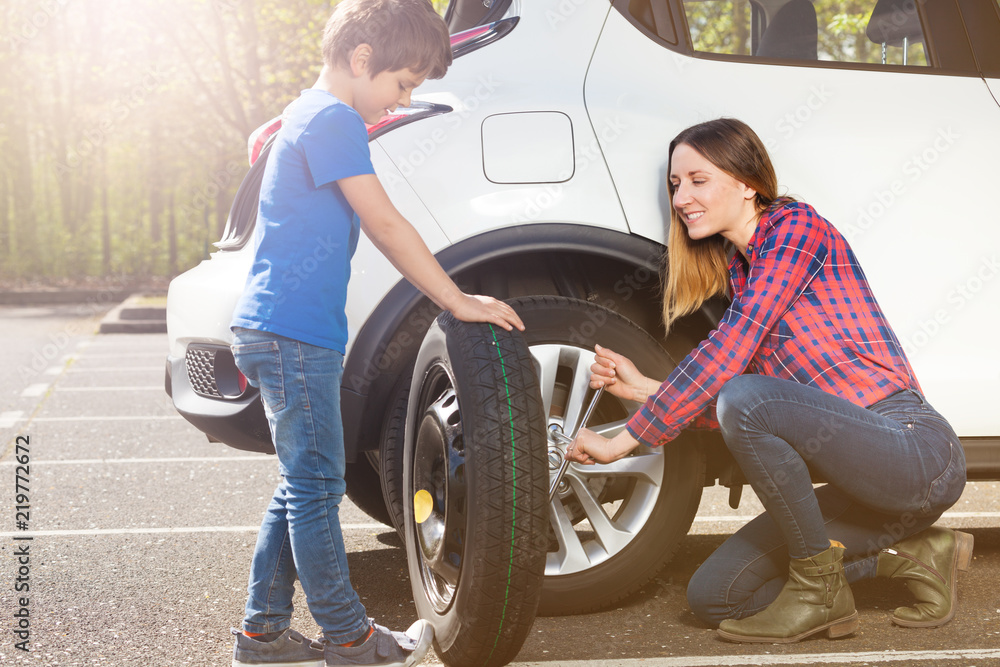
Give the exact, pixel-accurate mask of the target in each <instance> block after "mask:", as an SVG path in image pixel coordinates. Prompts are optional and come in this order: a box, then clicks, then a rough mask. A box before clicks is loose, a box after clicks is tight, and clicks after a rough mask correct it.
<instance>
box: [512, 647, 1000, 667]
mask: <svg viewBox="0 0 1000 667" xmlns="http://www.w3.org/2000/svg"><path fill="white" fill-rule="evenodd" d="M994 658H1000V649H995V648H983V649H945V650H940V651H862V652H858V653H847V652H844V653H794V654H786V655H760V654H759V653H758V654H754V655H691V656H686V657H676V658H635V659H631V660H607V659H604V658H602V659H600V660H560V661H559V665H560V667H594V665H598V664H599V665H601V667H716V666H718V667H730V666H733V667H735V666H739V667H742V666H743V665H751V664H752V665H836V664H872V663H883V662H918V663H919V664H921V665H930V664H936V661H938V660H989V659H994ZM552 664H553V663H551V662H512V663H510V667H551V665H552Z"/></svg>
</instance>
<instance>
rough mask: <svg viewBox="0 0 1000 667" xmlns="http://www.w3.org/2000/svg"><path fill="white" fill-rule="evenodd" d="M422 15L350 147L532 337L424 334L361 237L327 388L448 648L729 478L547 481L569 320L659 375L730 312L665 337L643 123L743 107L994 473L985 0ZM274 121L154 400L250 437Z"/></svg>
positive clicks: (684, 447) (202, 270) (658, 2)
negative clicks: (383, 97) (412, 51)
mask: <svg viewBox="0 0 1000 667" xmlns="http://www.w3.org/2000/svg"><path fill="white" fill-rule="evenodd" d="M446 18H447V20H448V21H449V25H450V26H451V28H452V31H453V33H456V34H455V35H454V38H453V48H454V49H455V53H456V58H455V62H454V64H453V65H452V67H451V69H450V70H449V71H448V74H447V75H446V76H445V77H444V78H443V79H441V80H438V81H428V82H426V83H425V84H424V85H423V86H421V88H419V89H418V91H417V94H416V95H415V96H414V100H415V101H414V104H413V107H411V108H410V109H401V110H399V111H398V113H397V114H396V115H394V116H392V117H389V118H387V119H386V120H385V121H383V122H382V123H380V124H379V125H378V126H376V127H373V128H370V139H371V144H370V145H371V153H372V159H373V162H374V164H375V168H376V171H377V173H378V176H379V178H380V180H381V181H382V183H383V185H384V186H385V188H386V190H387V191H388V192H389V194H390V196H391V198H392V200H393V202H394V203H395V205H396V206H397V207H398V208H399V210H400V211H401V212H402V213H403V214H404V216H405V217H406V218H407V219H409V220H410V221H411V222H412V223H413V224H414V225H415V226H416V227H417V229H418V230H419V231H420V233H421V235H422V236H423V238H424V239H425V240H426V242H427V244H428V245H429V246H430V247H431V249H432V250H433V251H435V253H436V254H437V257H438V259H439V261H440V262H441V264H442V265H443V266H444V267H445V268H446V269H447V270H448V271H449V273H451V275H453V276H454V277H455V279H456V281H457V282H458V283H459V284H460V285H462V286H463V287H464V288H466V289H467V291H471V292H475V293H483V294H491V295H494V296H497V297H500V298H509V299H513V300H514V303H515V305H516V308H517V309H518V311H519V313H520V314H521V316H522V318H523V319H524V320H525V323H526V325H527V331H526V332H525V334H524V336H523V339H522V338H520V337H518V336H508V337H504V336H501V337H500V339H498V340H496V341H491V340H489V338H488V337H489V336H490V335H492V334H491V333H490V332H488V331H485V330H484V329H483V327H481V326H480V327H478V328H476V327H472V326H469V327H466V326H462V325H459V324H457V323H455V322H454V321H448V320H447V318H446V319H445V321H442V322H440V323H438V324H435V325H434V326H433V327H432V326H431V325H432V322H434V320H435V317H436V316H437V314H438V311H437V309H436V308H434V307H433V305H432V304H431V303H430V302H429V301H428V300H426V299H425V298H423V297H422V296H421V295H420V294H419V293H418V292H417V291H416V290H415V289H414V288H413V287H412V286H410V285H409V284H408V283H406V282H405V281H401V279H400V276H399V274H398V273H397V272H396V271H395V270H394V269H393V267H392V266H391V265H390V264H389V263H388V261H386V260H385V259H384V258H383V257H382V256H381V255H380V254H379V253H378V252H377V251H376V250H375V248H374V247H373V246H372V245H371V244H370V243H367V241H366V239H364V238H362V241H361V244H360V245H359V247H358V250H357V253H356V255H355V257H354V261H353V264H352V279H351V283H350V291H349V295H348V306H347V312H348V317H349V322H350V339H351V344H350V347H349V349H348V354H347V357H346V360H345V374H344V386H343V393H342V404H343V410H344V414H345V415H350V418H349V419H347V420H346V424H345V428H346V431H347V432H346V442H347V448H348V456H349V460H351V461H352V462H353V463H351V464H350V465H349V470H348V494H349V495H350V497H351V498H352V499H353V500H354V501H355V502H356V503H358V504H359V505H360V506H361V507H362V508H363V509H365V510H366V511H367V512H369V513H370V514H372V515H373V516H375V517H377V518H380V519H381V520H383V521H386V522H391V523H392V524H393V525H394V526H395V527H396V528H397V529H398V530H400V532H401V533H402V534H403V535H404V537H405V539H406V542H407V551H408V558H409V562H410V569H411V580H412V581H413V588H414V595H415V598H416V602H417V608H418V611H419V612H420V613H421V615H422V616H424V617H426V618H430V619H432V620H433V621H434V623H435V629H436V637H437V639H436V642H437V644H436V648H437V650H438V653H439V655H441V656H442V658H443V659H444V660H445V661H446V662H448V663H449V664H471V663H473V662H475V663H477V664H479V663H483V664H504V663H505V662H507V661H509V660H510V659H512V658H513V656H514V655H515V654H516V653H517V651H518V650H519V648H520V646H521V642H522V641H523V639H524V637H525V635H526V633H527V632H528V629H529V628H530V626H531V623H532V621H533V619H534V616H535V613H536V605H537V611H538V612H539V613H546V614H553V613H577V612H585V611H590V610H594V609H598V608H602V607H606V606H608V605H610V604H613V603H615V602H617V601H618V600H620V599H622V598H624V597H626V596H628V595H630V594H632V593H633V592H635V591H636V590H638V588H639V587H640V586H642V585H643V584H644V583H646V582H647V581H648V580H649V579H651V578H652V577H653V576H654V575H655V573H656V572H657V571H658V570H659V569H660V568H661V567H662V566H663V565H664V564H665V563H666V561H668V560H669V559H670V558H671V556H672V555H673V554H674V553H675V551H676V549H677V547H678V545H679V543H680V541H681V540H682V539H683V537H684V536H685V535H686V533H687V531H688V529H689V527H690V525H691V522H692V520H693V517H694V515H695V512H696V510H697V508H698V503H699V500H700V497H701V491H702V488H703V487H704V486H710V485H713V484H716V483H719V484H723V485H726V486H729V487H730V488H731V495H730V499H731V501H732V502H734V503H737V502H738V501H739V495H740V491H741V490H742V483H743V480H742V476H741V475H740V473H739V470H738V469H737V468H736V467H735V465H734V464H733V462H732V459H731V458H730V457H729V455H728V453H727V452H726V451H725V447H724V445H723V444H722V442H721V439H719V438H718V436H717V435H715V434H711V433H704V432H687V433H685V434H684V435H682V437H681V438H680V439H678V441H676V442H675V443H672V444H671V445H670V446H667V447H664V448H662V449H661V450H657V451H639V452H637V453H636V454H635V455H634V456H632V457H629V458H626V459H623V461H620V462H618V463H616V464H612V465H609V466H593V467H587V468H586V469H583V468H582V467H577V466H570V468H569V471H568V473H567V475H566V477H565V478H564V480H563V482H562V483H561V484H560V486H559V488H558V489H557V495H556V498H555V500H554V501H553V502H551V503H549V501H548V484H549V481H550V480H551V479H553V478H554V476H555V471H556V469H557V468H558V466H559V462H560V460H561V456H562V449H563V448H564V444H563V443H564V440H563V439H561V438H560V437H559V436H558V435H557V434H556V433H557V432H565V433H566V434H570V433H571V432H572V431H573V430H574V429H575V428H577V427H578V426H579V421H580V419H581V415H582V413H583V410H584V408H585V407H586V404H587V403H588V402H589V400H590V394H589V390H588V389H587V380H588V376H589V371H588V367H589V364H590V363H591V360H592V356H593V353H592V349H593V345H594V343H598V342H599V343H601V344H604V345H607V346H609V347H612V348H614V349H616V350H617V351H619V352H622V353H624V354H626V355H627V356H629V357H631V358H632V359H633V360H635V361H636V362H637V363H638V364H639V365H640V366H641V367H642V368H643V370H644V371H645V372H646V374H647V375H653V376H657V377H666V375H667V373H668V372H669V371H670V369H671V368H672V367H673V365H674V363H675V362H676V361H679V360H680V359H682V358H683V357H684V356H685V354H686V353H687V352H688V351H689V350H690V349H692V348H693V347H694V346H695V345H696V344H697V343H698V342H699V341H700V340H702V339H703V338H704V336H705V335H706V334H707V333H708V332H709V331H710V330H711V329H712V328H713V326H714V325H715V323H716V322H717V321H718V318H719V317H720V316H721V314H722V312H723V310H724V308H725V303H724V302H721V301H720V302H719V303H713V304H710V305H709V306H707V307H705V308H703V310H702V312H700V313H698V314H696V315H694V316H691V317H689V318H687V320H685V321H684V322H682V323H681V324H680V325H678V326H677V327H676V329H675V330H673V331H672V332H671V334H670V336H669V337H667V338H666V339H664V336H663V333H662V326H661V324H660V322H659V312H660V308H659V303H658V299H659V293H658V287H657V286H658V270H659V264H660V258H661V256H662V253H663V243H664V239H665V238H666V227H667V225H668V224H669V201H668V195H667V190H666V174H665V169H666V162H667V146H668V144H669V142H670V140H671V139H672V138H673V136H674V135H676V134H677V133H678V132H679V131H680V130H681V129H683V128H685V127H687V126H690V125H692V124H694V123H697V122H699V121H703V120H708V119H711V118H716V117H719V116H733V117H737V118H739V119H741V120H743V121H745V122H747V123H748V124H749V125H750V126H751V127H753V128H754V129H755V130H756V131H757V133H758V134H759V135H760V136H761V138H762V139H763V140H764V141H765V143H766V145H767V146H768V148H769V150H770V152H771V155H772V157H773V159H774V162H775V165H776V168H777V171H778V178H779V181H780V182H781V183H782V184H783V185H784V186H786V187H787V189H788V193H789V194H791V195H793V196H795V197H797V198H799V199H802V200H804V201H807V202H809V203H810V204H812V205H813V206H815V207H816V209H817V210H818V211H819V212H820V213H821V214H822V215H823V216H824V217H826V218H827V219H829V220H830V221H831V222H832V223H833V224H834V225H836V226H837V227H838V228H839V229H841V231H843V232H844V233H845V235H846V236H847V238H848V239H849V241H850V242H851V243H852V245H853V247H854V249H855V251H856V252H857V254H858V256H859V257H860V259H861V261H862V264H863V266H864V267H865V270H866V273H867V275H868V278H869V280H870V282H871V284H872V286H873V288H874V290H875V293H876V295H877V296H878V298H879V301H880V303H881V305H882V307H883V309H884V310H885V312H886V314H887V315H888V317H889V320H890V322H891V323H892V324H893V326H894V327H895V330H896V332H897V334H898V335H899V337H900V339H901V341H902V342H903V345H904V348H905V349H906V352H907V353H908V355H909V357H910V360H911V362H912V364H913V367H914V369H915V371H916V373H917V376H918V378H919V379H920V382H921V383H922V386H923V389H924V390H925V393H926V395H927V397H928V399H929V400H930V402H931V403H933V404H934V405H935V406H936V407H937V408H938V409H939V410H940V411H941V412H942V413H943V414H944V415H946V416H947V417H948V418H949V419H950V420H951V422H952V424H953V425H954V426H955V429H956V430H957V432H958V434H959V435H960V436H961V438H962V442H963V444H964V446H965V448H966V455H967V458H968V462H969V476H970V478H973V479H975V478H978V479H998V478H1000V413H998V412H995V411H994V408H995V405H996V404H997V401H998V399H1000V346H998V345H997V344H996V342H995V339H994V338H993V336H994V335H995V332H996V331H998V330H1000V308H998V307H997V304H998V302H1000V276H998V273H1000V259H998V251H997V248H1000V224H998V222H1000V220H998V214H997V204H996V203H995V199H994V191H995V190H996V189H997V187H998V183H997V170H996V168H995V166H994V165H995V159H996V156H997V155H1000V131H998V128H1000V105H998V103H997V99H998V96H1000V6H998V3H997V1H996V0H976V1H970V2H962V3H946V2H936V1H927V2H914V0H888V1H887V0H877V2H876V1H875V0H859V1H856V2H852V3H849V4H843V3H840V4H837V3H827V2H822V3H820V2H816V3H815V4H814V3H811V2H809V1H808V0H788V1H786V0H760V1H750V2H718V1H715V0H704V1H702V0H697V1H684V2H682V1H681V0H614V1H612V2H608V1H607V0H589V1H585V0H530V1H526V0H495V1H494V2H485V3H484V2H482V0H474V1H472V0H468V1H467V0H453V2H452V4H451V6H450V7H449V9H448V14H447V17H446ZM277 125H278V123H272V124H270V125H269V126H267V127H265V128H262V131H261V132H260V133H259V134H258V135H256V136H255V137H253V138H252V139H251V162H252V164H253V166H252V167H251V170H250V173H249V174H248V176H247V179H246V180H245V181H244V183H243V185H242V186H241V188H240V192H239V193H238V195H237V198H236V202H235V203H234V205H233V210H232V213H231V216H230V220H229V225H228V227H227V232H226V235H225V238H223V239H222V240H221V241H220V242H219V243H218V244H217V247H218V252H216V253H215V254H213V255H212V257H211V259H209V260H207V261H204V262H202V263H201V264H200V265H199V266H197V267H195V268H194V269H192V270H190V271H188V272H187V273H184V274H183V275H181V276H179V277H177V278H176V279H175V280H174V281H173V282H172V283H171V285H170V292H169V297H168V309H167V310H168V313H167V320H168V321H167V324H168V330H169V338H170V352H169V357H168V365H167V387H168V391H169V392H170V393H171V395H172V397H173V400H174V403H175V405H176V407H177V409H178V411H180V412H181V414H183V415H184V416H185V417H187V418H188V419H189V420H190V421H191V422H192V423H194V424H196V425H197V426H198V427H199V428H201V429H202V430H203V431H205V432H206V433H207V434H209V437H210V438H213V439H217V440H221V441H223V442H226V443H228V444H230V445H232V446H235V447H239V448H244V449H256V450H259V451H272V450H271V445H270V439H269V438H270V436H269V434H268V429H267V424H266V421H265V420H264V416H263V410H262V408H261V405H260V401H259V400H258V396H257V393H256V392H255V391H254V390H253V389H252V388H249V387H247V385H246V381H245V379H243V378H241V377H240V376H239V373H238V372H237V371H236V368H235V366H234V365H233V360H232V355H231V353H230V352H229V344H230V342H231V334H230V331H229V321H230V316H231V313H232V311H233V307H234V304H235V302H236V300H237V297H238V296H239V294H240V292H241V290H242V288H243V284H244V279H245V276H246V273H247V270H248V268H249V266H250V262H251V257H252V247H251V246H252V243H249V242H248V241H249V240H250V239H251V238H252V232H253V226H254V223H255V218H256V207H257V193H258V190H259V185H260V174H261V171H262V168H263V164H264V162H265V159H266V154H267V150H268V147H269V144H268V142H267V139H266V137H267V136H268V133H270V132H272V131H274V130H275V129H276V128H277ZM258 157H260V159H258ZM428 329H430V331H431V333H430V334H427V332H428ZM501 339H502V340H501ZM490 346H493V347H492V348H491V347H490ZM491 349H494V350H498V351H500V352H501V356H503V355H504V354H506V355H508V356H507V358H506V362H504V360H503V359H499V358H492V357H490V354H492V353H491V352H490V350H491ZM526 350H527V351H530V357H528V356H526V355H527V354H528V352H526ZM501 364H505V365H504V366H503V374H501V373H500V371H499V370H497V369H500V367H501ZM505 397H506V398H505ZM520 397H524V398H523V400H521V398H520ZM637 407H638V406H637V405H635V404H625V403H623V402H621V401H619V400H617V399H615V398H613V397H611V396H603V397H602V398H601V401H600V403H599V404H598V405H597V409H596V411H595V414H594V416H593V417H592V418H591V419H590V422H589V423H590V426H591V427H592V428H596V430H598V431H601V432H604V433H607V434H612V433H615V432H617V430H619V429H621V428H622V427H623V425H624V423H625V421H626V420H627V419H628V417H629V415H630V414H631V413H632V412H633V411H634V410H635V409H636V408H637ZM498 420H499V421H498ZM504 420H506V421H504ZM507 426H510V429H509V430H510V433H509V434H507V432H506V430H505V429H506V428H507ZM518 429H519V430H518ZM515 430H517V433H518V435H517V436H516V437H515ZM508 435H509V437H508ZM404 436H405V437H404ZM511 443H516V445H517V447H515V448H514V449H511V450H510V451H507V450H506V449H505V447H507V445H509V444H511ZM518 448H520V449H518ZM515 459H516V460H515ZM519 512H520V513H521V514H519ZM539 582H541V585H539Z"/></svg>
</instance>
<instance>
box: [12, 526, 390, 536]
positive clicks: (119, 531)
mask: <svg viewBox="0 0 1000 667" xmlns="http://www.w3.org/2000/svg"><path fill="white" fill-rule="evenodd" d="M340 529H341V530H345V531H350V530H385V531H392V530H393V529H392V528H390V527H389V526H387V525H385V524H384V523H343V524H341V525H340ZM258 530H260V526H164V527H162V528H80V529H76V530H74V529H67V530H28V531H23V530H22V531H18V532H6V533H0V538H6V537H23V538H27V537H32V538H36V537H79V536H85V535H154V534H155V535H164V534H172V533H176V534H182V533H183V534H187V533H255V532H257V531H258Z"/></svg>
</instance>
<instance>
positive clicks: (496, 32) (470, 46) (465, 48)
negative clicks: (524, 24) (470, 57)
mask: <svg viewBox="0 0 1000 667" xmlns="http://www.w3.org/2000/svg"><path fill="white" fill-rule="evenodd" d="M516 25H517V17H516V16H514V17H511V18H509V19H503V20H500V21H495V22H493V23H489V24H487V25H480V26H476V27H475V28H469V29H468V30H463V31H462V32H456V33H455V34H454V35H452V36H451V55H452V57H453V58H458V57H459V56H464V55H465V54H467V53H471V52H473V51H475V50H476V49H481V48H482V47H484V46H486V45H487V44H492V43H493V42H495V41H497V40H498V39H500V38H501V37H504V36H505V35H507V34H508V33H509V32H510V31H511V30H513V29H514V26H516Z"/></svg>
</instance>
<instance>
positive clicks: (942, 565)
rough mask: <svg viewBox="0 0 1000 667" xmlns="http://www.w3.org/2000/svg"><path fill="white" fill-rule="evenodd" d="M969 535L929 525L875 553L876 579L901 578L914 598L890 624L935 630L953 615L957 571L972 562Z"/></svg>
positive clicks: (893, 616)
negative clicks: (914, 600) (915, 599)
mask: <svg viewBox="0 0 1000 667" xmlns="http://www.w3.org/2000/svg"><path fill="white" fill-rule="evenodd" d="M972 544H973V539H972V535H969V534H968V533H960V532H957V531H954V530H950V529H948V528H938V527H937V526H931V527H930V528H928V529H927V530H924V531H921V532H919V533H917V534H916V535H911V536H910V537H907V538H906V539H904V540H901V541H899V542H897V543H896V544H894V545H892V546H891V547H889V548H888V549H882V551H880V552H879V554H878V570H877V574H878V576H880V577H890V578H892V579H903V580H904V581H905V582H906V587H907V588H908V589H910V592H911V593H913V597H915V598H917V604H915V605H914V606H912V607H900V608H898V609H896V611H894V612H893V614H892V622H893V623H895V624H896V625H901V626H903V627H906V628H936V627H939V626H941V625H944V624H945V623H947V622H948V621H950V620H951V619H952V617H954V616H955V610H956V609H957V608H958V585H957V584H958V571H959V570H962V571H965V570H968V569H969V563H970V562H971V561H972Z"/></svg>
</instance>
